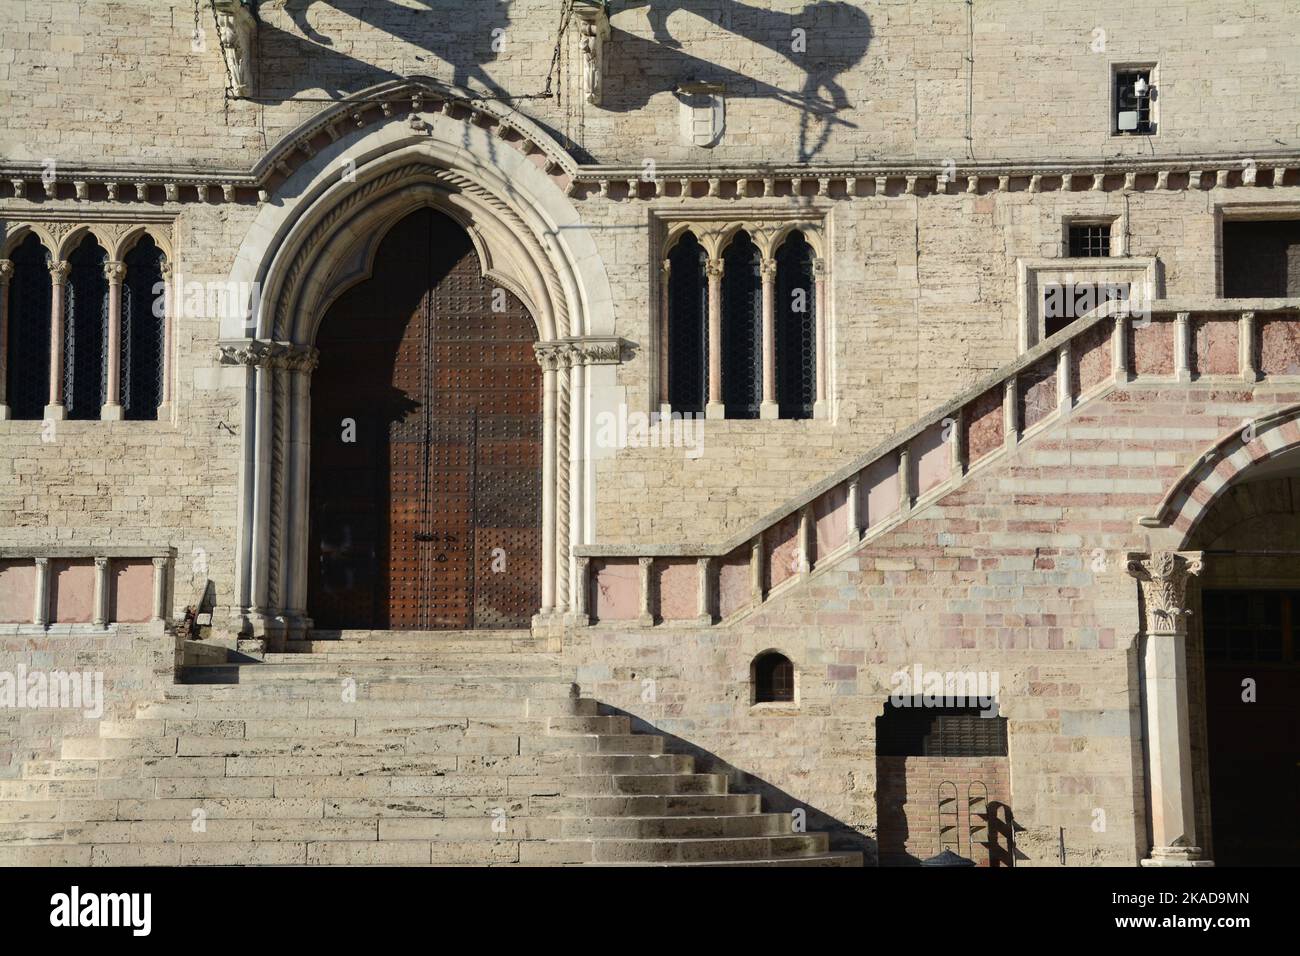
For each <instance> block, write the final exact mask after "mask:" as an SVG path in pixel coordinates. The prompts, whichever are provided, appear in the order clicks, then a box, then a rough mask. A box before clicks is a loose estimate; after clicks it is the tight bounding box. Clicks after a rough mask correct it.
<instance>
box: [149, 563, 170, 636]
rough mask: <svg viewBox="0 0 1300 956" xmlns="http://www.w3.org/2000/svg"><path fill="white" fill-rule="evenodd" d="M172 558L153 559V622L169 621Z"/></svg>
mask: <svg viewBox="0 0 1300 956" xmlns="http://www.w3.org/2000/svg"><path fill="white" fill-rule="evenodd" d="M170 564H171V558H154V559H153V615H152V617H150V620H152V621H165V620H167V568H168V566H169V565H170Z"/></svg>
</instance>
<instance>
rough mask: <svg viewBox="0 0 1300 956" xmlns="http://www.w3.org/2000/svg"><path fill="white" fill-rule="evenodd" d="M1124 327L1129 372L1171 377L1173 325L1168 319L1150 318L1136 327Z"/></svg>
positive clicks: (1133, 321) (1134, 321) (1134, 322)
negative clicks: (1126, 339)
mask: <svg viewBox="0 0 1300 956" xmlns="http://www.w3.org/2000/svg"><path fill="white" fill-rule="evenodd" d="M1139 321H1140V320H1137V319H1130V320H1129V325H1128V355H1129V370H1130V371H1131V372H1133V374H1134V375H1138V376H1141V375H1172V374H1173V373H1174V323H1173V320H1172V319H1171V318H1169V317H1168V316H1155V315H1153V316H1151V321H1150V322H1147V323H1145V324H1142V325H1139V324H1138V322H1139Z"/></svg>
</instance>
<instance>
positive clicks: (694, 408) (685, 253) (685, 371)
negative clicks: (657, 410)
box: [668, 232, 709, 413]
mask: <svg viewBox="0 0 1300 956" xmlns="http://www.w3.org/2000/svg"><path fill="white" fill-rule="evenodd" d="M707 261H708V255H707V253H705V251H704V247H703V246H701V245H700V242H699V240H698V239H696V238H695V235H694V234H693V233H690V232H688V233H686V234H685V235H683V236H682V237H681V239H679V240H678V241H677V244H676V245H675V246H673V248H672V251H671V252H669V253H668V263H669V271H668V403H669V404H670V405H671V406H672V408H673V411H675V412H697V413H698V412H703V411H704V403H705V401H706V399H707V396H708V385H707V377H708V370H709V283H708V278H707V276H706V273H705V265H706V263H707Z"/></svg>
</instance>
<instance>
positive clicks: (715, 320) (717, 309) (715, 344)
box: [704, 259, 727, 418]
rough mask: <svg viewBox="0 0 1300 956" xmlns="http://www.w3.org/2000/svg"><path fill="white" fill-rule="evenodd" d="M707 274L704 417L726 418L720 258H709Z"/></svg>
mask: <svg viewBox="0 0 1300 956" xmlns="http://www.w3.org/2000/svg"><path fill="white" fill-rule="evenodd" d="M707 271H708V276H709V402H708V404H707V405H706V406H705V408H704V415H705V418H726V417H727V410H726V406H725V405H723V404H722V260H721V259H710V260H709V263H708V267H707Z"/></svg>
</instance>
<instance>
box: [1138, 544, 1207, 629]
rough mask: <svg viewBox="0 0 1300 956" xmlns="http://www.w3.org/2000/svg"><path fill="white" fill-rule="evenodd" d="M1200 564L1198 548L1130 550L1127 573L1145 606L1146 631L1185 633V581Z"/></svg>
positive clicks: (1187, 613) (1186, 610) (1186, 609)
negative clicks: (1154, 550)
mask: <svg viewBox="0 0 1300 956" xmlns="http://www.w3.org/2000/svg"><path fill="white" fill-rule="evenodd" d="M1202 566H1203V561H1202V557H1201V552H1200V551H1157V552H1156V553H1155V554H1145V553H1139V552H1133V553H1130V554H1129V555H1128V573H1129V574H1130V575H1132V576H1133V577H1134V578H1136V579H1137V580H1138V583H1139V585H1140V586H1141V588H1142V603H1143V605H1144V606H1145V608H1146V633H1147V634H1148V635H1151V634H1186V633H1187V618H1188V617H1189V616H1190V615H1191V613H1192V612H1191V611H1190V610H1188V608H1187V582H1188V579H1189V578H1191V577H1192V576H1193V575H1195V574H1199V573H1200V571H1201V568H1202Z"/></svg>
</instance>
